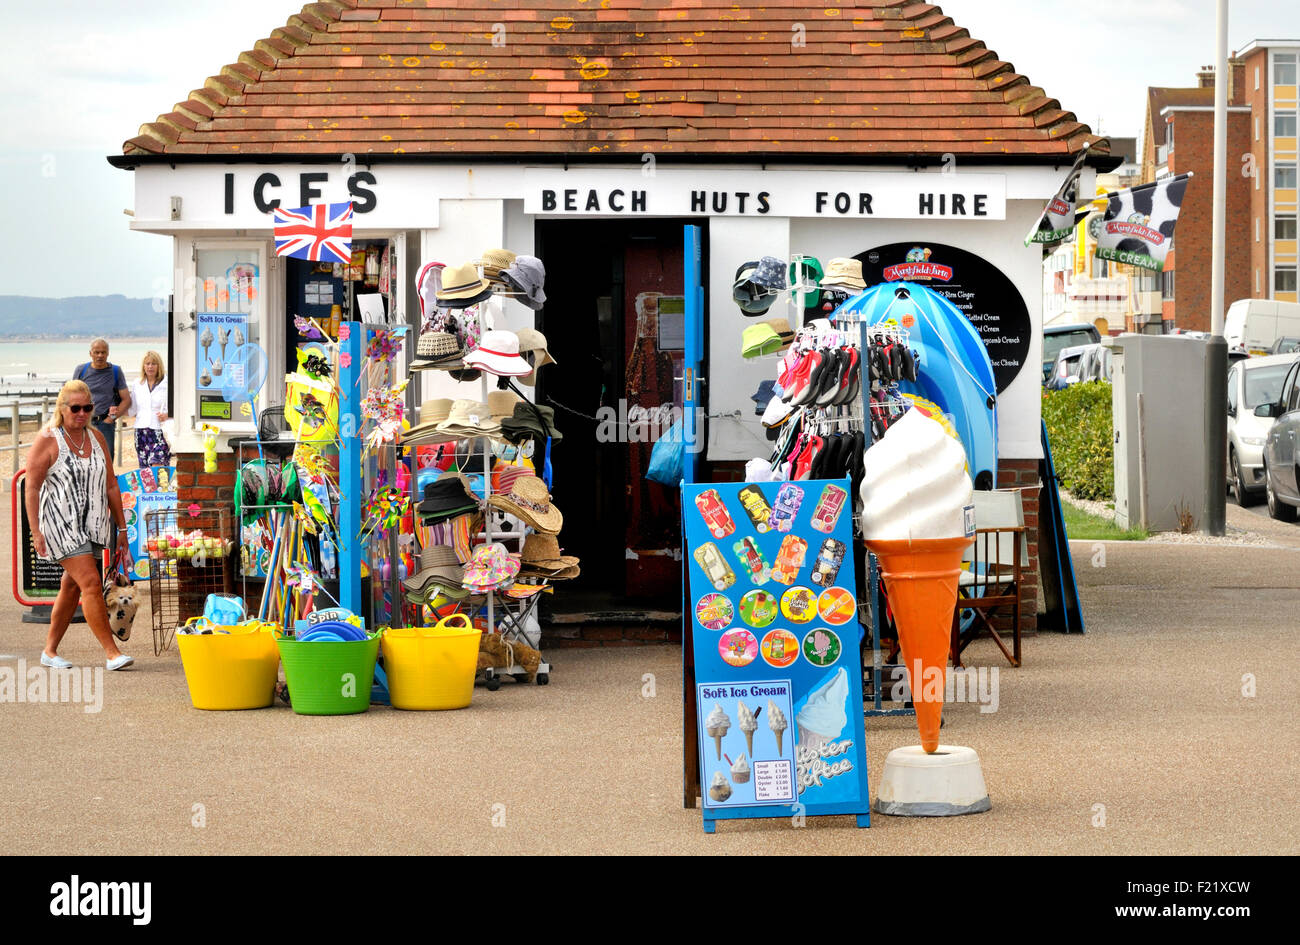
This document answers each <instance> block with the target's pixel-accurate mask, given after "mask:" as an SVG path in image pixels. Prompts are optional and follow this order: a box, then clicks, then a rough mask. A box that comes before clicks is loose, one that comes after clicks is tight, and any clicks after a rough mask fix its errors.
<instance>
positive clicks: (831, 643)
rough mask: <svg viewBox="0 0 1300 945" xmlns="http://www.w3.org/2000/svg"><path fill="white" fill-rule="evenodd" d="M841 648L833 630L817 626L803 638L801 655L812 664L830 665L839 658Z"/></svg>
mask: <svg viewBox="0 0 1300 945" xmlns="http://www.w3.org/2000/svg"><path fill="white" fill-rule="evenodd" d="M842 649H843V647H842V645H841V644H840V638H839V636H838V635H837V634H836V633H835V631H834V630H830V629H827V628H824V627H819V628H818V629H816V630H811V631H809V633H808V635H807V636H805V637H804V638H803V656H804V659H806V660H807V661H808V662H810V663H812V664H813V665H814V666H830V665H831V664H832V663H834V662H835V661H836V660H837V659H839V658H840V651H841V650H842Z"/></svg>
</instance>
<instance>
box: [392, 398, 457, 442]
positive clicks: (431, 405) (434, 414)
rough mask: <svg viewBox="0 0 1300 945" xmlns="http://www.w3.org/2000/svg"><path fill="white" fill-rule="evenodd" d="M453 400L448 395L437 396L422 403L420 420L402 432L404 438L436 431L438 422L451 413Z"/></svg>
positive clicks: (407, 438)
mask: <svg viewBox="0 0 1300 945" xmlns="http://www.w3.org/2000/svg"><path fill="white" fill-rule="evenodd" d="M451 405H452V401H451V399H450V398H447V397H436V398H433V399H432V400H426V401H423V402H422V403H421V404H420V421H419V422H418V423H417V424H415V425H414V426H413V427H411V429H409V430H407V431H406V432H405V433H404V434H402V439H403V440H410V439H413V438H415V437H419V436H424V435H428V434H431V433H433V432H435V430H436V428H437V426H438V424H440V423H442V421H444V420H446V419H447V417H448V416H449V415H450V414H451Z"/></svg>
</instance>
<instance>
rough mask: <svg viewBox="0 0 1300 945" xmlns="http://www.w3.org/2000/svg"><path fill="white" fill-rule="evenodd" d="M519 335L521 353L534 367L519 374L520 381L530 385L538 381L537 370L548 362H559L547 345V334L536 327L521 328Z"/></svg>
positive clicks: (517, 332)
mask: <svg viewBox="0 0 1300 945" xmlns="http://www.w3.org/2000/svg"><path fill="white" fill-rule="evenodd" d="M515 334H516V335H518V336H519V353H520V355H522V356H523V357H524V358H525V359H526V360H528V362H529V363H530V364H532V366H533V369H532V370H531V371H529V372H528V373H527V374H521V375H519V383H520V384H526V385H528V386H529V387H532V386H534V385H535V384H536V383H537V372H538V371H539V370H540V369H541V368H543V367H545V366H546V365H548V364H555V363H557V362H556V360H555V359H554V358H553V357H551V352H550V351H549V350H547V347H546V336H545V335H543V334H542V333H541V332H540V331H538V330H537V329H536V328H520V329H519V330H518V331H516V332H515Z"/></svg>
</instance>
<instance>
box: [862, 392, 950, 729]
mask: <svg viewBox="0 0 1300 945" xmlns="http://www.w3.org/2000/svg"><path fill="white" fill-rule="evenodd" d="M864 466H865V475H864V476H863V479H862V534H863V538H864V539H865V540H866V543H867V547H868V548H870V549H871V551H872V552H874V553H875V555H876V556H877V557H878V558H879V559H880V570H881V574H882V577H883V578H884V582H885V589H886V592H887V593H888V595H889V605H890V608H891V609H892V610H893V613H894V620H895V622H896V623H897V624H898V638H899V644H900V645H901V647H902V651H903V662H904V663H905V664H906V666H907V672H908V679H909V682H910V684H911V689H912V704H913V705H914V706H915V707H916V725H917V728H918V729H920V732H921V747H922V748H924V749H925V751H926V752H927V753H933V752H934V751H935V750H936V749H937V748H938V747H939V722H940V719H941V717H942V715H943V692H944V673H945V670H946V667H947V664H948V650H949V641H950V639H951V631H952V616H953V610H954V608H955V606H956V603H957V575H958V573H959V572H960V570H961V559H962V553H963V552H964V551H965V549H966V547H967V546H968V545H969V544H970V543H971V539H970V538H969V537H967V536H966V522H965V514H964V510H965V508H966V507H967V506H968V505H970V503H971V484H970V479H969V478H967V476H966V471H965V467H966V454H965V452H964V451H963V450H962V448H961V444H959V443H958V442H957V441H956V440H954V439H952V438H951V437H949V436H948V435H947V434H946V433H945V432H944V429H943V427H942V426H941V425H940V424H939V423H937V422H936V421H934V420H931V419H930V418H929V417H927V416H925V415H924V414H922V413H920V412H919V411H917V410H909V411H908V412H907V414H906V415H905V416H904V417H903V419H901V420H899V421H898V422H897V423H895V424H894V425H893V426H891V427H890V428H889V430H888V431H887V432H886V433H885V435H884V437H882V438H881V440H880V441H879V442H878V443H876V444H875V445H874V446H872V447H871V449H869V450H867V454H866V457H865V460H864Z"/></svg>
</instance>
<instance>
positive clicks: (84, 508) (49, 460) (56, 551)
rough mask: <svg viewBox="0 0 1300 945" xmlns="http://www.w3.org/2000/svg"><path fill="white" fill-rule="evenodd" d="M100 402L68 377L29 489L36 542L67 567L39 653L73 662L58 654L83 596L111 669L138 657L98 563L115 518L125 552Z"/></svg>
mask: <svg viewBox="0 0 1300 945" xmlns="http://www.w3.org/2000/svg"><path fill="white" fill-rule="evenodd" d="M94 409H95V402H94V398H93V397H92V396H91V393H90V388H89V387H87V386H86V384H85V383H84V382H82V381H68V383H66V384H64V385H63V389H62V390H60V391H59V399H58V402H57V403H56V404H55V407H54V420H53V422H52V424H51V425H50V427H48V428H47V429H45V430H43V431H41V435H40V436H38V437H37V438H36V443H35V444H34V445H33V446H32V448H31V451H30V452H29V453H28V454H27V483H26V487H25V488H26V499H27V521H28V522H29V523H31V529H32V544H33V546H34V547H35V549H36V553H37V554H38V555H40V556H41V557H42V558H45V559H47V560H48V559H53V560H55V561H57V562H58V563H59V564H61V565H62V566H63V581H62V583H61V584H60V585H59V596H58V597H57V598H56V599H55V601H54V607H53V609H52V611H51V613H50V632H49V635H48V636H47V637H46V638H45V650H44V651H43V652H42V653H41V665H42V666H51V667H55V668H57V669H64V668H67V667H69V666H71V665H72V664H71V663H70V662H68V661H67V660H65V659H64V658H63V657H61V656H59V655H58V649H59V643H60V642H62V640H63V635H64V634H65V633H67V632H68V624H69V623H70V622H71V620H72V614H73V611H75V610H76V609H77V601H78V600H80V601H81V611H82V613H83V614H84V615H85V617H86V622H87V623H88V624H90V632H91V633H93V634H94V635H95V639H96V640H98V641H99V645H100V646H102V647H103V648H104V656H105V658H106V660H107V664H106V665H107V667H108V669H110V670H114V669H124V668H126V667H127V666H130V665H131V663H133V662H134V660H132V659H131V657H129V656H126V655H124V654H123V653H122V651H121V650H119V649H118V648H117V639H116V638H115V637H114V636H113V631H112V630H111V629H110V628H109V625H108V609H107V607H105V605H104V593H103V579H102V578H101V577H100V574H99V571H98V569H97V567H96V560H97V559H98V558H99V557H100V555H101V554H102V553H103V550H104V548H105V547H106V546H107V545H108V543H109V541H110V540H111V539H110V537H109V536H110V534H111V532H112V528H111V525H112V523H114V522H116V523H117V545H118V548H119V549H120V550H122V551H123V552H125V551H126V549H127V534H126V516H125V515H124V514H123V512H122V496H121V494H120V493H119V492H118V490H117V476H116V475H115V474H114V472H113V460H112V457H111V456H110V454H109V450H108V444H107V443H106V442H105V440H104V436H103V434H101V433H100V432H99V431H98V430H96V429H94V426H93V424H92V423H91V420H90V418H91V413H92V412H93V411H94ZM110 515H111V518H110Z"/></svg>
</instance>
